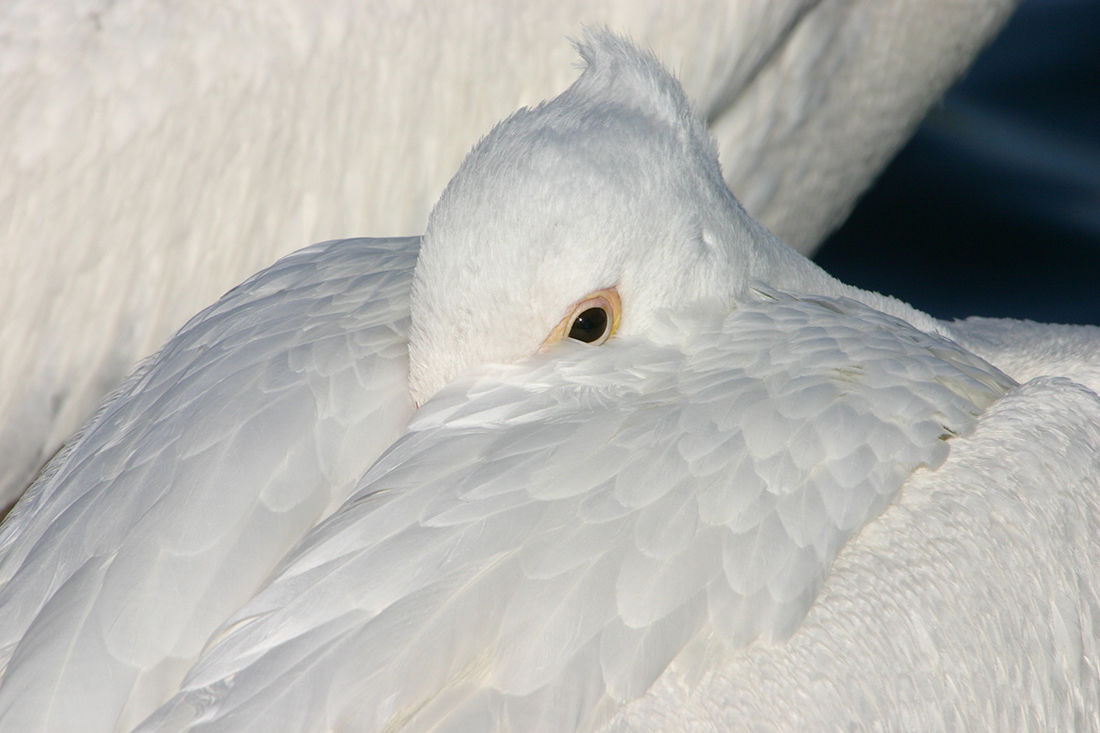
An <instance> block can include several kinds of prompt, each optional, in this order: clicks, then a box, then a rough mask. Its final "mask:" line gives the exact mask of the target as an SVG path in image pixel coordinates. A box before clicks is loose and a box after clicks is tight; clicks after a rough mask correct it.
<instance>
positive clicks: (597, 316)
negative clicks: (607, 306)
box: [569, 308, 607, 344]
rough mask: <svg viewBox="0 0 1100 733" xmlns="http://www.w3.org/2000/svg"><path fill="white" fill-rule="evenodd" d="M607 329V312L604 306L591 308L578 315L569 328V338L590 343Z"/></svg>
mask: <svg viewBox="0 0 1100 733" xmlns="http://www.w3.org/2000/svg"><path fill="white" fill-rule="evenodd" d="M606 330H607V312H606V311H605V310H604V309H603V308H589V309H588V310H586V311H585V312H583V313H581V314H580V315H579V316H577V320H575V321H573V326H572V327H571V328H570V329H569V338H571V339H576V340H577V341H583V342H585V343H586V344H590V343H592V342H593V341H595V340H597V339H598V338H599V337H600V336H603V332H604V331H606Z"/></svg>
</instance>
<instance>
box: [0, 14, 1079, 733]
mask: <svg viewBox="0 0 1100 733" xmlns="http://www.w3.org/2000/svg"><path fill="white" fill-rule="evenodd" d="M580 48H581V52H582V55H583V56H584V58H585V62H586V68H585V70H584V72H583V73H582V74H581V77H580V78H579V79H578V80H577V81H576V82H575V83H574V85H573V86H572V87H570V89H569V90H567V91H566V92H565V93H563V94H562V95H560V96H559V97H557V98H556V99H554V100H552V101H550V102H547V103H544V104H542V105H539V106H538V107H536V108H533V109H529V110H521V111H520V112H518V113H516V114H515V115H513V116H512V117H511V118H509V119H508V120H506V121H504V122H503V123H501V124H500V125H499V126H498V127H497V128H495V129H494V130H493V131H492V132H491V133H490V134H489V135H488V136H487V137H486V138H485V139H484V140H483V141H482V142H481V143H479V145H478V146H477V147H476V148H475V149H474V151H472V152H471V154H470V156H469V157H468V158H467V161H466V162H465V163H464V164H463V166H462V168H461V169H460V171H459V173H458V174H457V175H456V177H455V179H454V180H453V181H452V183H451V184H450V185H449V186H448V189H447V191H446V192H445V193H444V195H443V197H442V198H441V200H440V202H439V203H438V205H437V207H436V209H435V210H434V211H433V214H432V216H431V219H430V222H429V226H428V230H427V232H426V234H425V236H424V237H423V238H422V239H415V238H411V239H401V240H349V241H341V242H331V243H327V244H323V245H317V246H315V247H312V248H308V249H306V250H303V251H301V252H299V253H296V254H295V255H292V256H291V257H289V258H287V259H285V260H283V261H282V262H280V263H278V264H277V265H275V266H274V267H272V268H270V269H269V270H266V271H264V272H261V273H260V274H259V275H257V276H255V277H254V278H252V279H251V280H249V281H247V282H246V283H245V284H243V285H242V286H240V287H239V288H237V289H235V290H234V291H232V292H230V293H229V294H228V295H227V296H226V297H225V298H224V299H223V300H222V301H220V302H219V303H218V304H216V305H215V306H213V307H211V308H210V309H208V310H207V311H204V312H203V313H201V314H199V316H196V318H195V319H193V320H192V321H191V322H190V323H189V324H188V325H187V326H186V327H185V328H184V330H183V331H181V333H180V334H179V335H177V336H176V338H174V339H173V340H172V341H171V342H169V344H168V345H167V346H166V347H165V348H164V349H163V350H162V352H161V353H160V354H158V355H157V356H156V357H155V358H153V359H152V360H150V362H148V363H147V364H146V365H144V366H143V367H142V369H141V370H139V372H138V373H137V374H136V375H134V377H132V378H131V379H130V380H129V381H128V382H127V384H126V385H125V386H124V388H123V389H122V390H121V391H120V392H119V393H118V395H116V397H115V398H114V399H113V401H111V402H110V403H109V404H108V405H107V406H106V407H105V408H104V409H103V410H102V411H101V413H100V414H99V416H98V417H97V418H96V419H95V420H94V421H93V422H92V423H91V424H90V425H89V426H88V427H87V429H86V430H85V431H84V433H83V434H82V436H81V437H80V438H79V439H78V440H77V441H75V442H74V443H73V444H72V446H71V447H70V449H69V450H68V452H67V453H66V454H65V455H64V456H62V457H61V458H60V459H59V460H58V462H57V463H56V464H54V466H53V467H51V470H50V472H49V474H48V476H47V477H45V478H44V479H43V480H42V481H41V482H40V483H38V484H37V485H36V486H35V487H34V488H33V489H32V491H31V492H30V493H29V494H28V496H27V497H26V498H25V499H24V500H23V502H22V503H21V504H20V505H19V506H18V507H17V509H16V512H15V513H14V514H13V516H12V517H11V518H10V519H9V520H8V523H7V524H6V525H5V527H4V530H3V534H2V535H0V544H2V547H3V556H2V557H0V563H2V564H0V571H2V572H3V576H2V577H3V578H4V580H5V585H4V587H3V590H2V591H0V643H2V644H3V647H2V648H3V651H4V653H5V654H7V655H8V661H7V665H6V669H5V674H4V678H3V680H2V684H0V729H3V730H13V731H14V730H19V731H31V730H58V729H73V728H79V729H81V730H89V731H92V730H102V731H110V730H112V729H115V730H129V729H131V728H133V727H134V726H135V725H138V724H139V723H140V721H141V720H142V719H143V718H145V716H146V715H150V717H149V718H148V719H147V720H145V722H144V723H141V724H140V725H139V726H138V729H139V730H143V731H153V730H156V731H174V730H195V731H238V730H240V731H243V730H256V731H261V730H263V731H266V730H285V731H295V730H301V731H314V730H316V731H325V730H347V729H354V730H407V731H417V730H463V731H470V730H548V731H550V730H552V731H561V730H593V729H599V728H602V727H603V726H605V725H612V726H629V727H632V728H637V729H642V730H644V729H665V730H683V729H685V728H689V727H692V726H695V725H711V726H719V727H722V728H736V727H739V726H744V727H752V726H754V725H757V724H765V723H771V724H777V725H781V726H790V727H799V726H802V725H808V724H810V723H813V724H816V725H823V726H826V727H837V726H841V725H843V726H846V727H857V728H858V727H860V726H864V725H865V726H870V725H872V724H874V723H876V722H878V721H882V720H887V721H894V722H895V724H896V725H898V726H906V725H909V724H910V723H911V722H912V721H914V720H919V721H921V724H920V726H919V727H922V728H935V727H944V728H949V727H977V726H981V725H982V724H983V723H984V722H990V721H992V723H991V724H997V723H1003V724H1005V725H1010V726H1011V727H1019V728H1025V727H1029V726H1031V727H1034V728H1035V729H1044V728H1047V727H1050V726H1056V727H1066V725H1067V724H1068V725H1075V726H1077V727H1079V728H1082V729H1094V728H1096V727H1097V725H1096V715H1097V711H1098V707H1097V695H1096V679H1097V676H1096V669H1095V662H1094V660H1095V659H1096V656H1095V654H1094V647H1095V634H1094V632H1093V624H1094V621H1093V618H1094V614H1095V613H1096V609H1097V605H1096V589H1095V587H1094V586H1095V583H1094V582H1093V580H1092V577H1093V575H1092V573H1091V568H1092V567H1093V566H1094V563H1095V561H1096V560H1098V559H1100V541H1098V537H1097V527H1098V526H1100V525H1097V524H1096V521H1095V520H1096V518H1097V517H1098V516H1100V500H1098V499H1097V488H1098V487H1097V483H1098V479H1100V459H1098V458H1097V456H1098V455H1100V451H1098V448H1100V429H1098V427H1097V426H1098V425H1100V399H1098V398H1097V396H1096V394H1095V393H1092V392H1089V391H1088V390H1087V389H1085V388H1084V387H1081V386H1079V385H1076V384H1074V383H1072V382H1070V381H1068V380H1065V379H1050V378H1039V379H1036V380H1034V381H1032V382H1030V383H1028V384H1026V385H1023V386H1018V385H1017V384H1016V382H1015V381H1014V380H1013V379H1012V377H1010V376H1008V375H1006V374H1004V373H1002V372H1001V371H1000V370H998V369H997V368H996V367H995V366H993V365H991V364H990V363H988V362H986V361H984V360H983V359H982V358H980V357H979V356H976V355H975V354H974V353H971V352H970V351H968V350H966V349H965V348H963V347H961V346H959V345H958V343H956V342H955V341H953V340H951V338H949V337H950V336H952V334H953V330H952V329H953V327H952V326H948V325H944V324H939V323H937V322H935V321H934V320H933V319H931V318H929V317H928V316H926V315H924V314H921V313H919V312H917V311H914V310H913V309H911V308H909V307H908V306H905V305H904V304H902V303H899V302H897V301H894V300H891V299H888V298H884V297H883V296H879V295H876V294H871V293H864V292H861V291H858V290H855V289H853V288H850V287H848V286H845V285H843V284H841V283H839V282H836V281H835V280H833V279H832V278H830V277H828V276H827V275H826V274H825V273H823V272H822V271H820V270H819V269H817V268H816V267H815V266H814V265H812V264H811V263H809V262H808V261H806V260H804V259H803V258H801V257H800V256H799V255H797V254H796V253H794V252H793V251H791V250H789V249H788V248H786V246H785V245H784V244H783V243H782V242H780V241H779V240H778V239H777V238H776V237H775V236H774V235H772V234H771V233H770V232H768V231H767V230H766V229H764V228H763V227H762V226H760V225H759V224H756V223H755V222H754V221H753V220H752V219H750V218H749V216H748V215H747V214H746V213H745V212H744V210H743V209H742V208H741V207H740V205H739V204H738V203H737V201H736V200H735V199H734V198H733V196H732V195H731V194H730V192H729V190H728V189H727V188H726V186H725V183H724V182H723V180H722V177H721V175H720V171H719V168H718V164H717V157H716V154H715V150H714V145H713V143H712V141H711V140H710V139H709V137H708V135H707V132H706V130H705V128H704V127H703V125H702V124H701V123H700V122H698V121H697V119H696V118H695V117H694V115H693V112H692V110H691V108H690V106H689V104H688V103H687V100H686V98H685V95H684V94H683V91H682V90H681V89H680V87H679V84H678V83H677V82H676V80H675V79H674V78H673V77H672V76H671V75H670V74H668V72H666V71H665V70H664V69H663V68H662V67H661V66H660V65H659V64H658V62H657V61H656V60H655V59H654V58H653V57H652V56H649V55H647V54H645V53H641V52H639V51H637V50H635V49H634V48H633V47H632V46H631V45H630V44H629V43H627V42H625V41H623V40H622V39H619V38H616V37H614V36H612V35H610V34H607V33H596V34H592V35H591V36H589V37H588V39H587V40H586V41H585V42H584V43H582V44H581V46H580ZM414 263H415V264H414ZM605 289H614V290H615V291H616V292H617V294H618V296H619V297H620V298H621V309H622V313H621V318H618V317H616V318H615V319H614V322H615V323H617V324H618V330H617V331H616V332H615V334H614V336H613V337H612V338H611V339H609V340H607V341H606V342H605V343H603V344H602V345H600V346H589V345H584V344H580V343H572V342H569V341H565V342H563V343H560V344H556V345H553V346H546V345H545V342H544V340H545V339H546V337H547V334H548V333H549V332H550V331H551V330H552V329H553V328H554V324H555V323H557V322H558V321H559V320H560V319H562V317H563V316H567V315H568V314H569V313H570V312H571V311H570V308H571V306H572V305H573V304H574V303H576V302H586V301H585V300H584V299H585V298H586V297H587V296H588V295H589V294H590V293H591V292H593V291H596V290H605ZM609 322H610V320H609ZM1090 333H1091V332H1089V331H1087V330H1082V331H1075V332H1074V335H1075V338H1076V339H1077V340H1076V341H1073V343H1075V344H1078V345H1079V346H1078V347H1075V348H1076V350H1073V349H1070V350H1069V353H1071V354H1082V353H1084V346H1081V345H1083V344H1085V343H1087V339H1088V336H1089V334H1090ZM964 335H967V336H969V338H970V339H971V340H973V341H975V342H976V341H978V340H979V336H983V334H981V333H977V332H970V333H969V334H964ZM984 337H985V343H987V344H993V343H995V341H994V338H993V336H992V335H990V334H988V333H986V334H984ZM1058 338H1059V339H1061V340H1063V341H1065V340H1067V339H1065V338H1063V335H1062V332H1059V336H1058ZM1069 340H1070V341H1072V339H1069ZM990 350H992V347H990ZM1011 351H1012V348H1011V347H1004V346H1002V348H1001V350H1000V351H999V352H998V353H1001V354H1008V353H1010V352H1011ZM1067 359H1068V357H1067ZM1068 360H1069V361H1072V359H1068ZM1040 361H1041V359H1040V358H1039V357H1036V358H1035V359H1033V360H1032V361H1031V362H1029V367H1030V368H1033V369H1038V368H1039V362H1040ZM1005 364H1006V365H1007V367H1015V366H1016V365H1017V364H1016V362H1012V361H1011V360H1006V361H1005ZM1051 366H1052V373H1053V372H1056V371H1057V370H1058V369H1062V368H1065V366H1066V364H1063V365H1062V366H1059V365H1058V364H1056V363H1053V362H1052V363H1051ZM1007 367H1006V368H1007ZM1010 371H1011V370H1010ZM1079 373H1080V374H1089V373H1091V372H1088V367H1084V368H1082V369H1081V370H1079ZM1028 376H1030V375H1028ZM414 403H419V405H420V406H419V408H418V409H417V410H416V411H415V413H414V412H413V405H414ZM410 415H411V416H412V417H411V421H410V420H409V417H410ZM406 423H407V424H406ZM376 459H377V460H376ZM891 505H893V506H891ZM888 507H889V508H888ZM884 511H885V513H883V512H884ZM880 514H881V515H882V516H879V515H880ZM1036 563H1038V564H1036ZM960 630H968V631H969V630H974V631H975V633H962V632H961V631H960ZM928 660H935V661H936V662H937V663H938V664H939V665H940V666H939V667H938V668H937V667H935V666H927V665H926V664H925V662H927V661H928ZM872 662H873V663H872ZM944 669H947V670H950V674H951V675H952V676H951V679H959V680H965V682H963V683H962V684H964V685H965V684H969V685H972V687H968V688H967V692H968V694H966V695H963V694H956V695H951V694H946V695H945V694H938V693H942V686H943V684H944V683H943V671H942V670H944ZM777 700H783V701H785V702H784V704H783V705H777V704H776V701H777ZM1020 700H1026V701H1027V702H1026V704H1025V703H1020V702H1018V701H1020ZM884 706H885V707H886V708H888V709H886V710H885V712H884V711H883V707H884Z"/></svg>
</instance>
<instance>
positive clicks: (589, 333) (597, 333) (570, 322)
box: [540, 288, 623, 351]
mask: <svg viewBox="0 0 1100 733" xmlns="http://www.w3.org/2000/svg"><path fill="white" fill-rule="evenodd" d="M622 312H623V305H622V301H620V300H619V292H618V291H617V290H616V289H615V288H607V289H606V290H597V291H596V292H594V293H592V294H591V295H589V296H587V297H586V298H583V299H582V300H580V301H579V302H577V303H575V304H574V305H573V307H572V308H570V309H569V315H567V316H566V317H565V318H563V319H562V320H561V323H559V324H558V325H557V326H555V327H554V330H553V331H551V332H550V335H549V336H547V337H546V340H545V341H543V342H542V348H541V349H540V351H545V350H547V349H550V348H552V347H553V346H554V345H555V344H557V343H558V342H559V341H561V340H562V339H566V338H571V339H573V340H574V341H580V342H582V343H586V344H592V345H593V346H599V345H600V344H602V343H603V342H604V341H607V340H608V339H609V338H611V337H612V336H613V335H614V333H615V330H616V329H617V328H618V327H619V318H620V317H621V316H622Z"/></svg>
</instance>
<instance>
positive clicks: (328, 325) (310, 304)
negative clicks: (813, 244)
mask: <svg viewBox="0 0 1100 733" xmlns="http://www.w3.org/2000/svg"><path fill="white" fill-rule="evenodd" d="M416 252H417V240H416V239H403V240H349V241H344V242H334V243H327V244H323V245H317V246H315V247H311V248H308V249H306V250H302V251H300V252H298V253H295V254H293V255H291V256H289V257H287V258H285V259H283V260H281V261H280V262H278V263H276V264H275V265H273V266H272V267H271V268H269V269H268V270H265V271H263V272H261V273H259V274H258V275H257V276H255V277H254V278H252V279H250V280H249V281H247V282H246V283H244V284H243V285H241V286H239V287H238V288H236V289H234V290H233V291H231V292H230V293H228V294H227V295H226V296H225V297H224V298H222V299H221V300H220V301H219V302H218V303H216V304H214V305H213V306H211V307H210V308H208V309H206V310H205V311H203V312H202V313H200V314H199V315H198V316H196V317H195V318H194V319H192V320H191V321H190V322H189V323H188V324H187V325H186V326H185V327H184V328H183V329H182V330H181V331H180V332H179V334H177V335H176V336H175V337H174V338H173V339H172V340H171V341H170V342H169V343H168V344H167V345H166V346H165V347H164V349H163V350H162V351H161V352H160V353H159V354H158V355H157V356H156V357H153V358H152V359H151V360H149V361H148V362H147V363H146V364H145V365H144V366H143V367H142V368H141V369H140V370H139V371H138V372H137V373H136V374H135V375H134V377H132V378H131V379H130V380H129V381H128V383H127V384H126V385H124V387H123V388H122V389H121V390H120V392H119V393H118V394H117V396H116V397H115V398H114V399H113V401H112V402H111V403H110V404H109V405H108V406H107V407H106V408H105V409H104V410H103V411H102V412H101V414H100V415H99V416H97V418H96V419H95V420H93V422H92V423H91V424H90V425H89V426H88V427H87V428H86V430H85V431H84V433H83V434H82V435H81V436H80V437H79V438H78V439H76V441H75V442H74V444H73V445H72V447H71V448H69V449H68V450H67V452H66V454H65V455H64V456H62V457H61V458H60V459H59V463H58V466H56V467H55V468H51V470H50V471H48V472H47V474H46V476H45V478H44V479H43V480H42V481H41V482H40V483H39V484H38V485H36V486H35V487H33V488H32V489H31V491H30V492H29V494H28V496H27V498H26V499H25V500H24V501H23V502H22V503H21V505H20V506H19V507H18V508H17V509H16V511H15V512H14V513H13V515H12V517H11V519H10V520H9V521H8V522H7V523H6V524H5V525H4V529H3V536H2V537H0V546H2V547H3V548H4V549H3V554H2V557H0V578H3V579H4V581H5V584H4V586H3V588H2V589H0V650H2V652H0V653H2V655H3V660H4V661H6V662H7V666H6V670H5V673H4V680H3V681H4V685H3V687H0V720H2V721H3V723H4V724H5V725H7V724H8V723H9V722H12V721H18V722H19V724H18V725H17V726H16V727H15V728H13V729H16V728H17V729H19V730H25V731H33V730H77V729H91V728H95V727H96V725H99V726H100V727H103V728H105V729H108V730H109V729H111V728H112V727H113V726H114V725H115V722H114V721H115V720H116V719H118V718H119V716H120V715H121V716H122V718H121V719H120V721H119V723H118V724H119V725H125V721H126V720H127V719H134V718H136V720H134V722H135V723H136V722H137V720H140V719H141V718H143V717H145V716H146V715H147V714H148V713H149V712H150V711H151V710H152V709H154V708H155V707H156V706H157V705H158V704H159V703H160V702H161V701H163V699H164V697H165V690H166V689H167V690H169V691H170V690H171V689H174V688H175V687H176V686H177V685H178V683H179V680H180V679H181V678H182V676H183V674H184V673H185V672H186V670H187V668H188V667H189V666H190V664H191V663H192V662H193V660H194V659H195V658H197V657H198V655H199V653H200V652H201V650H202V648H203V645H204V644H205V643H206V641H207V640H208V639H209V637H210V634H211V633H212V632H213V631H214V630H215V629H216V628H217V626H218V624H219V623H220V622H221V621H223V620H224V619H225V618H226V617H227V616H228V615H229V614H230V613H232V612H233V610H235V609H237V608H239V607H240V605H241V604H242V603H243V602H244V601H246V600H247V599H248V598H249V597H250V596H251V595H252V594H253V593H254V592H255V590H256V589H257V588H258V587H259V585H260V584H261V582H262V581H263V579H264V577H265V576H266V575H267V573H268V572H269V571H270V570H271V569H273V568H274V567H275V565H276V564H277V563H278V561H279V559H280V558H281V557H282V556H283V555H284V554H285V553H286V552H287V551H288V550H289V549H290V548H291V547H292V546H293V545H294V544H295V543H297V542H298V541H299V540H300V539H301V537H302V536H303V535H304V534H305V533H306V532H307V531H308V530H309V528H310V527H312V526H313V525H314V524H315V523H316V522H317V521H318V520H319V519H321V518H322V517H323V516H324V515H325V514H326V513H329V512H331V510H332V509H333V508H335V507H336V506H338V505H339V504H340V503H341V502H342V501H343V500H344V498H346V496H347V495H348V493H349V492H350V490H351V489H352V488H353V487H354V482H355V480H356V479H357V478H358V476H360V475H361V474H362V472H363V471H364V470H365V469H366V468H367V467H368V466H369V465H370V464H371V463H372V462H373V461H374V459H375V458H376V457H377V456H378V455H379V454H380V453H381V452H382V451H383V450H384V449H385V448H386V447H387V446H388V445H389V444H390V443H392V442H393V440H394V439H395V438H396V437H397V435H398V434H399V433H400V431H401V430H402V428H403V426H404V423H405V422H406V421H407V419H408V416H409V415H410V414H411V411H412V405H411V400H410V398H409V397H408V394H407V388H406V387H405V384H406V381H407V364H406V357H405V351H404V341H405V331H406V329H407V320H408V290H409V280H410V277H411V269H412V265H413V263H414V262H415V258H416ZM91 568H97V570H96V572H95V573H94V574H89V573H90V572H91V570H90V569H91ZM77 578H85V579H88V578H94V579H93V580H87V582H80V583H77V582H75V580H74V579H77ZM89 583H91V584H92V585H93V586H94V592H92V589H91V588H90V587H89ZM9 656H10V659H9ZM92 669H94V670H95V671H94V672H89V670H92ZM30 681H33V682H30ZM50 687H63V688H64V689H66V691H67V692H66V693H65V694H57V695H49V694H47V693H45V692H43V690H45V689H47V688H50ZM47 701H48V702H47Z"/></svg>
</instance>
